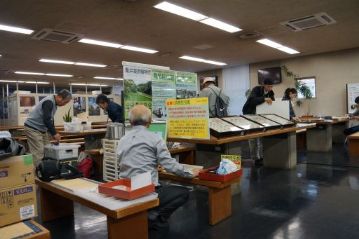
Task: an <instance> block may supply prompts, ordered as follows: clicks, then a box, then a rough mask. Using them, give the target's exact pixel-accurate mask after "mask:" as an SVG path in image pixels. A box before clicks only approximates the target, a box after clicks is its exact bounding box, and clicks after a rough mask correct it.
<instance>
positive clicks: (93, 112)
mask: <svg viewBox="0 0 359 239" xmlns="http://www.w3.org/2000/svg"><path fill="white" fill-rule="evenodd" d="M88 101H89V116H99V115H101V110H100V106H99V105H98V104H96V97H88Z"/></svg>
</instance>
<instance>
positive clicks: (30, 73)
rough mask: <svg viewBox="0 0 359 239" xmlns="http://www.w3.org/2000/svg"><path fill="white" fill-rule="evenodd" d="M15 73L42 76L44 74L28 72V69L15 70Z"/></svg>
mask: <svg viewBox="0 0 359 239" xmlns="http://www.w3.org/2000/svg"><path fill="white" fill-rule="evenodd" d="M15 74H19V75H36V76H43V75H45V73H40V72H30V71H15Z"/></svg>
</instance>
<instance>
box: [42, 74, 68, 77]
mask: <svg viewBox="0 0 359 239" xmlns="http://www.w3.org/2000/svg"><path fill="white" fill-rule="evenodd" d="M45 75H47V76H56V77H73V75H68V74H57V73H46V74H45Z"/></svg>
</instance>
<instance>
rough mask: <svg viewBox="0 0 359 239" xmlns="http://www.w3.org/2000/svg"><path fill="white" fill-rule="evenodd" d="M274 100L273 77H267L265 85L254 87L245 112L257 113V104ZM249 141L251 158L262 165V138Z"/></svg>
mask: <svg viewBox="0 0 359 239" xmlns="http://www.w3.org/2000/svg"><path fill="white" fill-rule="evenodd" d="M274 100H275V99H274V92H273V81H272V80H271V79H265V80H264V81H263V85H260V86H256V87H254V88H253V89H252V91H251V93H250V95H249V97H248V98H247V101H246V103H245V104H244V106H243V109H242V111H243V114H245V115H246V114H256V108H257V105H260V104H263V103H264V102H266V103H267V104H272V101H274ZM248 142H249V150H250V154H251V158H252V159H253V160H254V162H255V165H256V166H261V165H262V164H263V143H262V140H261V138H257V139H250V140H248Z"/></svg>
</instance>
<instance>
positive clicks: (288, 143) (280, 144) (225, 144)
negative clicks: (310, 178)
mask: <svg viewBox="0 0 359 239" xmlns="http://www.w3.org/2000/svg"><path fill="white" fill-rule="evenodd" d="M314 127H315V124H310V125H301V126H300V127H299V126H292V127H287V128H280V129H269V130H266V131H260V132H253V133H248V134H246V135H233V136H223V137H215V136H213V135H211V137H210V139H209V140H202V139H200V140H199V139H183V138H169V139H168V140H169V141H174V142H187V143H194V144H200V145H207V146H212V147H213V148H214V149H215V150H213V151H212V152H205V151H203V152H202V151H199V150H198V149H197V152H196V159H199V158H204V159H214V158H216V159H218V160H219V159H220V155H221V154H236V153H240V146H239V144H238V143H239V142H242V141H247V140H249V139H256V138H262V139H263V149H264V166H265V167H271V168H282V169H291V168H294V167H295V166H296V164H297V149H296V132H297V131H299V130H302V129H309V128H314ZM216 148H218V150H216ZM201 153H202V155H201ZM218 160H217V161H216V162H213V165H215V164H218ZM205 166H212V165H205Z"/></svg>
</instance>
